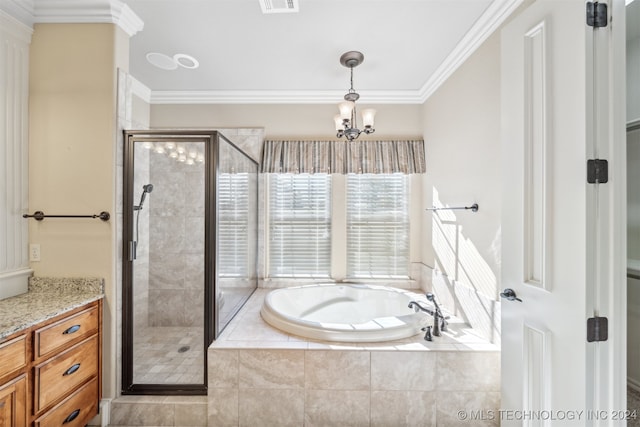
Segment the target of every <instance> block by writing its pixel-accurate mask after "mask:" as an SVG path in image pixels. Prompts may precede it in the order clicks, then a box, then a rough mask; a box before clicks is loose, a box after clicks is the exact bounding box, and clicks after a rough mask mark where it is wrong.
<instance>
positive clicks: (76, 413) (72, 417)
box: [62, 409, 80, 424]
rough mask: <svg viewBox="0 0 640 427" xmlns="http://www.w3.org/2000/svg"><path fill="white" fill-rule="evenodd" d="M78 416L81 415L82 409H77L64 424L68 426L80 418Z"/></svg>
mask: <svg viewBox="0 0 640 427" xmlns="http://www.w3.org/2000/svg"><path fill="white" fill-rule="evenodd" d="M78 415H80V409H76V410H75V411H73V412H72V413H70V414H69V415H68V416H67V418H65V419H64V421H63V422H62V424H66V423H70V422H71V421H73V420H75V419H76V418H78Z"/></svg>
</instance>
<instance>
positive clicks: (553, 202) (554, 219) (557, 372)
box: [501, 0, 624, 426]
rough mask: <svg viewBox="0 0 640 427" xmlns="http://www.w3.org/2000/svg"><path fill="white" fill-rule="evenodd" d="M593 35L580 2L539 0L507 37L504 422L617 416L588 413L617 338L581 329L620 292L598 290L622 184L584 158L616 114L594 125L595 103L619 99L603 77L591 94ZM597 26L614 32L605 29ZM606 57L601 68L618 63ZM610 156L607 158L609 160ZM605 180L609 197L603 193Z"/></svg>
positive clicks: (560, 422)
mask: <svg viewBox="0 0 640 427" xmlns="http://www.w3.org/2000/svg"><path fill="white" fill-rule="evenodd" d="M593 31H594V30H592V29H590V28H589V27H587V26H586V23H585V3H584V1H582V0H538V1H536V2H534V3H533V4H532V5H531V6H530V7H528V8H527V9H526V10H524V11H523V12H522V13H521V14H520V15H518V16H517V17H515V19H513V20H512V21H511V22H510V23H509V24H507V25H506V26H505V28H504V29H503V30H502V33H501V42H502V53H501V56H502V68H501V80H502V87H501V90H502V93H501V100H502V139H503V151H502V153H503V158H502V162H503V182H504V184H503V193H502V194H503V212H502V234H503V239H502V254H503V255H502V286H503V288H509V289H512V290H513V291H514V292H515V294H516V297H517V298H518V299H519V300H518V299H513V298H512V299H511V300H507V299H503V300H502V403H501V407H502V409H503V412H502V413H501V421H502V425H503V426H515V425H518V426H519V425H533V426H537V425H553V426H556V425H557V426H565V425H566V426H570V425H576V426H586V425H592V424H594V425H609V423H610V422H611V418H612V417H613V416H614V415H613V414H612V412H611V411H610V409H611V407H612V405H611V404H610V403H609V402H604V400H602V401H600V403H602V404H603V406H601V408H602V409H606V410H607V413H606V415H607V416H608V417H609V419H608V420H605V423H604V424H603V423H600V422H598V421H597V420H595V418H597V417H604V416H605V414H604V413H599V414H594V413H592V412H589V410H593V409H594V407H595V406H598V403H596V401H594V399H596V400H597V397H596V398H594V397H593V396H597V394H595V393H594V392H595V391H596V390H601V389H602V390H605V391H610V392H611V393H613V390H611V387H610V386H609V385H607V384H605V383H606V381H605V383H603V382H601V381H600V379H601V378H606V376H607V375H609V376H610V375H611V374H612V373H613V370H612V369H608V370H607V371H606V374H605V373H600V374H598V373H597V371H598V370H601V368H602V367H605V368H607V367H608V366H609V365H610V364H611V363H612V361H611V360H608V359H607V357H609V356H610V355H611V351H612V347H611V346H612V345H613V344H615V345H618V344H617V343H618V341H617V340H618V338H619V336H618V334H617V333H611V332H610V334H609V341H608V342H606V343H604V344H603V343H587V339H586V336H587V333H586V331H587V325H586V324H587V318H590V317H593V316H594V315H596V314H598V315H600V316H608V314H607V313H608V312H609V307H611V301H612V300H613V299H615V298H613V296H615V295H614V292H613V291H611V293H610V294H607V295H601V292H599V291H598V289H601V287H602V286H603V284H602V280H601V278H602V277H604V276H607V274H608V273H607V272H610V271H611V267H612V263H613V262H612V260H611V257H610V254H611V253H612V248H613V247H614V246H615V248H618V247H619V246H620V245H619V243H620V242H619V240H620V238H622V237H620V236H617V235H616V236H613V237H611V236H610V234H611V230H612V229H611V228H610V229H608V230H607V224H609V221H611V218H610V215H609V214H607V212H608V211H607V210H606V209H600V206H602V205H604V204H606V203H609V201H610V200H608V198H609V197H611V194H613V193H610V189H611V188H619V187H612V186H617V185H620V183H619V182H617V181H616V180H615V179H614V180H613V181H614V182H613V183H611V182H610V183H609V184H587V180H586V175H587V173H586V164H587V159H590V158H596V157H595V156H598V149H597V148H596V147H597V146H598V144H599V142H598V141H597V135H598V134H600V133H605V134H606V133H607V132H608V131H607V129H610V128H611V125H610V124H609V122H611V121H615V120H612V119H611V118H610V117H609V116H608V114H605V113H597V114H602V115H603V117H604V119H602V122H601V124H600V129H595V128H594V123H595V122H596V121H598V120H600V119H596V116H595V115H594V114H595V113H594V111H595V110H597V108H595V107H596V106H597V105H598V104H601V106H602V108H604V109H606V110H607V112H608V111H609V110H610V108H612V107H611V105H612V104H611V100H610V99H609V97H608V92H607V91H608V90H609V84H608V83H607V82H606V81H605V83H604V85H602V86H603V87H604V88H599V89H597V90H596V92H597V93H598V95H593V93H596V92H594V91H592V88H593V87H594V83H593V80H595V78H594V74H598V73H597V72H594V71H593V57H594V56H596V54H594V49H593V46H592V45H593V44H594V40H595V38H594V36H593ZM595 31H599V32H600V33H601V34H602V35H603V37H605V39H606V38H607V37H610V34H609V35H607V34H608V32H609V31H610V29H609V28H606V29H597V30H595ZM597 43H601V42H597ZM603 43H604V45H605V47H606V44H607V43H609V42H608V41H606V40H605V41H604V42H603ZM601 56H602V58H600V60H602V61H604V62H605V66H604V69H605V70H606V69H607V66H606V61H610V60H611V58H608V57H607V55H606V53H605V54H603V55H601ZM600 77H604V78H605V79H608V78H610V77H609V76H608V75H604V76H600ZM604 99H606V100H607V101H606V102H603V100H604ZM618 104H619V103H617V104H616V105H618ZM594 108H595V109H594ZM622 122H623V121H620V123H622ZM603 129H604V130H603ZM609 143H610V142H607V143H604V145H605V146H606V145H607V144H609ZM603 151H607V150H601V152H600V155H602V157H600V158H605V159H606V158H609V159H611V158H610V157H607V155H611V153H608V152H603ZM622 176H624V175H622ZM616 178H617V175H616ZM605 185H608V186H609V187H603V188H604V190H602V191H605V192H607V193H606V194H604V193H598V192H599V191H600V190H599V189H598V187H602V186H605ZM622 188H623V189H624V187H622ZM598 194H601V195H600V197H601V198H602V200H600V201H599V200H598V197H599V196H598ZM614 195H615V197H618V194H617V193H615V194H614ZM599 209H600V210H599ZM601 211H603V212H604V214H603V215H599V214H598V215H596V214H595V212H598V213H600V212H601ZM608 215H609V216H608ZM605 230H606V231H605ZM618 232H619V231H618ZM606 233H609V234H606ZM603 235H606V236H608V237H607V239H608V240H607V241H606V242H602V241H601V240H602V236H603ZM595 245H599V246H598V248H597V249H594V248H595ZM602 248H604V249H605V253H602V252H603V249H602ZM616 250H617V249H616ZM613 252H615V251H613ZM618 255H622V254H618ZM609 276H611V275H610V274H609ZM608 285H613V283H609V284H608ZM616 286H618V284H616ZM620 286H621V285H620ZM609 287H610V288H613V286H609ZM616 289H619V288H616ZM616 292H617V291H616ZM594 295H596V296H595V297H594ZM610 297H611V298H610ZM520 300H521V301H520ZM612 320H615V319H614V318H613V317H610V321H609V328H610V329H609V330H610V331H611V328H612V325H611V323H612ZM614 326H617V325H614ZM607 346H608V347H607ZM617 348H624V345H623V344H622V347H619V346H618V347H617ZM599 375H600V377H601V378H597V377H598V376H599ZM611 393H605V396H606V395H607V394H611ZM618 394H619V393H618ZM617 397H618V400H621V398H620V396H617Z"/></svg>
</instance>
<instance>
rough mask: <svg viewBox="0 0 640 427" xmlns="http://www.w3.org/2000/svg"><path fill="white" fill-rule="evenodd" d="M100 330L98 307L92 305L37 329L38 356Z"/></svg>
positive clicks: (36, 346) (36, 344)
mask: <svg viewBox="0 0 640 427" xmlns="http://www.w3.org/2000/svg"><path fill="white" fill-rule="evenodd" d="M97 330H98V307H95V306H94V307H91V308H89V309H87V310H85V311H81V312H80V313H77V314H74V315H73V316H70V317H67V318H65V319H62V320H60V321H58V322H55V323H52V324H50V325H47V326H45V327H43V328H40V329H36V331H35V354H36V358H38V357H41V356H44V355H46V354H47V353H51V352H53V351H56V350H58V349H59V348H61V347H63V346H64V345H66V344H67V343H69V342H71V341H73V340H76V339H77V338H80V337H82V336H87V335H88V334H92V333H94V332H95V331H97Z"/></svg>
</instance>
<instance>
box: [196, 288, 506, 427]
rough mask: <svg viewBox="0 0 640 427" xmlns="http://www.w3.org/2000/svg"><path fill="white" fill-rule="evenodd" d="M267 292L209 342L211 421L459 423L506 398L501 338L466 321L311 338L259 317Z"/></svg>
mask: <svg viewBox="0 0 640 427" xmlns="http://www.w3.org/2000/svg"><path fill="white" fill-rule="evenodd" d="M267 292H268V290H265V289H258V290H257V291H256V293H254V295H253V296H252V297H251V299H250V300H249V301H248V302H247V304H246V305H245V307H244V308H243V310H242V311H241V312H240V313H238V315H237V316H236V317H235V319H234V320H233V321H232V322H231V323H230V324H229V326H228V327H227V329H226V330H225V331H224V332H223V333H222V335H221V336H220V338H219V339H218V340H217V341H216V342H214V343H213V344H212V345H211V347H210V348H209V353H208V365H209V366H208V375H209V378H208V385H209V391H208V398H209V401H208V425H210V426H254V425H257V424H256V420H260V425H262V426H303V425H304V426H332V425H340V426H381V427H386V426H435V425H436V424H437V425H438V426H460V425H465V423H464V422H463V421H461V420H459V419H458V418H457V416H456V415H457V412H458V411H460V410H498V409H499V407H500V352H499V347H496V346H495V345H492V344H489V343H487V342H486V341H483V340H482V339H481V338H478V337H477V336H475V335H474V334H473V333H472V331H469V330H467V329H466V328H465V327H464V325H456V324H452V327H451V333H448V334H445V335H443V336H442V337H434V341H432V342H427V341H424V340H423V337H422V335H417V336H415V337H412V338H409V339H405V340H397V341H390V342H385V343H358V344H350V343H330V342H322V341H311V340H306V339H302V338H299V337H296V336H293V335H289V334H286V333H283V332H281V331H279V330H277V329H274V328H272V327H271V326H269V325H267V324H266V323H265V322H264V321H263V320H262V319H261V318H260V313H259V311H260V307H261V304H262V300H263V298H264V295H265V294H266V293H267ZM467 425H474V426H475V425H497V421H496V424H491V422H489V421H487V422H486V424H478V421H474V423H473V424H471V422H469V424H467Z"/></svg>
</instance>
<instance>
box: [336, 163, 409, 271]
mask: <svg viewBox="0 0 640 427" xmlns="http://www.w3.org/2000/svg"><path fill="white" fill-rule="evenodd" d="M347 276H348V277H353V278H364V277H368V278H401V277H402V278H406V277H408V276H409V179H408V175H403V174H384V175H377V174H349V175H347Z"/></svg>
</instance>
